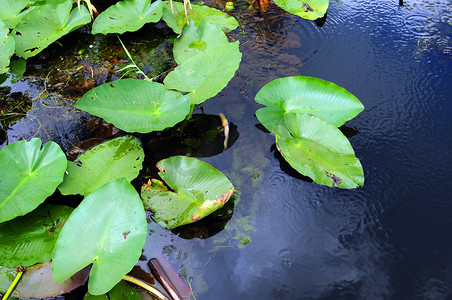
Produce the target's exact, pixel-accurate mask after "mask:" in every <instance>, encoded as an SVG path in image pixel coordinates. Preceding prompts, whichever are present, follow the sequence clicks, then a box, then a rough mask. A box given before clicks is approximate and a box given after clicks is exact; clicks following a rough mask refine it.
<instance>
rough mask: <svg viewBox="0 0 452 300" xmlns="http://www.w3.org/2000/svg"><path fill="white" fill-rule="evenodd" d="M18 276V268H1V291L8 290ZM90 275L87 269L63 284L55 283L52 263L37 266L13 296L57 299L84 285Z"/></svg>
mask: <svg viewBox="0 0 452 300" xmlns="http://www.w3.org/2000/svg"><path fill="white" fill-rule="evenodd" d="M16 274H17V272H16V268H6V267H2V266H0V290H1V289H4V290H6V289H8V287H9V286H10V284H11V283H12V281H13V280H14V277H15V276H16ZM88 274H89V268H85V269H83V270H81V271H80V272H77V273H76V274H74V275H72V276H71V277H70V278H68V279H67V280H65V281H63V282H55V280H54V279H53V276H52V264H51V263H50V262H46V263H43V264H37V265H34V266H31V267H29V268H27V270H26V271H25V272H24V273H23V275H22V278H21V279H20V281H19V284H18V285H17V286H16V288H15V289H14V291H13V294H12V295H11V296H13V297H16V298H47V297H55V296H58V295H61V294H65V293H68V292H70V291H72V290H73V289H75V288H77V287H79V286H81V285H82V284H84V283H85V282H86V280H87V279H88Z"/></svg>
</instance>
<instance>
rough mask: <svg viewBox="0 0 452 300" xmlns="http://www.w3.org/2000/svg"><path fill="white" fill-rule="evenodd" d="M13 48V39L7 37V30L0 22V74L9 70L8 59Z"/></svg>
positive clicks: (11, 54)
mask: <svg viewBox="0 0 452 300" xmlns="http://www.w3.org/2000/svg"><path fill="white" fill-rule="evenodd" d="M14 46H15V43H14V38H13V37H12V36H10V35H9V29H8V28H7V27H6V26H5V24H4V23H3V22H2V21H0V74H3V73H6V72H7V71H8V70H9V68H8V66H9V59H10V58H11V56H13V54H14Z"/></svg>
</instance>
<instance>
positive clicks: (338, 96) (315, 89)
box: [255, 76, 364, 131]
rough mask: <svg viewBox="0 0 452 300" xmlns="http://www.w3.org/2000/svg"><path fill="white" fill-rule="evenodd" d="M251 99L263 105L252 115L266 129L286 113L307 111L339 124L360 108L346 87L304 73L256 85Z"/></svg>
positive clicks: (270, 128) (279, 121) (350, 117)
mask: <svg viewBox="0 0 452 300" xmlns="http://www.w3.org/2000/svg"><path fill="white" fill-rule="evenodd" d="M255 101H256V102H258V103H260V104H263V105H266V106H267V107H266V108H261V109H259V110H258V111H257V112H256V116H257V118H258V119H259V121H260V122H261V123H262V125H264V126H265V128H267V129H268V130H269V131H272V127H274V126H277V125H282V124H283V118H282V117H283V116H284V114H286V113H309V114H312V115H316V116H319V117H321V118H323V119H325V120H327V121H329V122H330V123H332V124H334V125H336V126H337V127H339V126H341V125H343V124H344V123H345V122H346V121H348V120H350V119H352V118H354V117H355V116H356V115H358V114H359V113H360V112H361V111H362V110H363V109H364V106H363V105H362V103H361V102H360V101H359V100H358V98H356V97H355V96H354V95H353V94H351V93H350V92H348V91H347V90H346V89H344V88H342V87H340V86H338V85H336V84H334V83H332V82H329V81H326V80H323V79H319V78H314V77H308V76H294V77H285V78H280V79H276V80H273V81H271V82H269V83H267V84H266V85H265V86H264V87H263V88H261V89H260V91H259V92H258V93H257V95H256V97H255Z"/></svg>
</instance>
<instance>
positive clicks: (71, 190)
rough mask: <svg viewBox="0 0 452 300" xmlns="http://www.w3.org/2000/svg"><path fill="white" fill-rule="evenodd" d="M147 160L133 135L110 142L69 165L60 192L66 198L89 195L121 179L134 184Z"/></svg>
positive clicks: (89, 151)
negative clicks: (123, 178)
mask: <svg viewBox="0 0 452 300" xmlns="http://www.w3.org/2000/svg"><path fill="white" fill-rule="evenodd" d="M143 159H144V152H143V148H141V145H140V141H139V140H138V139H137V138H136V137H133V136H130V135H129V136H123V137H119V138H116V139H113V140H110V141H107V142H105V143H102V144H100V145H97V146H96V147H94V148H93V149H90V150H88V151H86V152H85V153H84V154H82V155H80V157H78V158H77V159H76V160H75V161H74V162H70V161H68V167H67V170H66V175H65V176H64V181H63V182H62V183H61V184H60V186H59V187H58V188H59V189H60V192H61V194H63V195H69V194H80V195H87V194H89V193H91V192H92V191H94V190H95V189H97V188H98V187H100V186H102V185H104V184H105V183H107V182H110V181H113V180H116V179H118V178H121V177H125V178H126V179H127V180H128V181H132V180H133V179H135V177H137V176H138V173H139V172H140V170H141V169H142V167H143V166H142V164H143Z"/></svg>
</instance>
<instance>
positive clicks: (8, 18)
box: [0, 0, 31, 29]
mask: <svg viewBox="0 0 452 300" xmlns="http://www.w3.org/2000/svg"><path fill="white" fill-rule="evenodd" d="M30 2H31V1H29V0H1V1H0V20H1V21H3V23H5V25H6V27H8V28H10V29H14V27H16V25H17V24H18V23H19V22H20V20H21V19H22V18H23V17H24V16H25V15H26V14H27V13H28V12H29V11H30V9H27V10H25V11H22V10H23V9H24V8H25V7H26V6H27V5H28V4H29V3H30Z"/></svg>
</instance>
